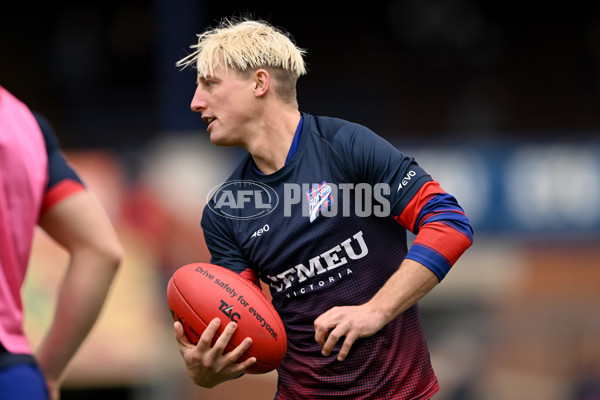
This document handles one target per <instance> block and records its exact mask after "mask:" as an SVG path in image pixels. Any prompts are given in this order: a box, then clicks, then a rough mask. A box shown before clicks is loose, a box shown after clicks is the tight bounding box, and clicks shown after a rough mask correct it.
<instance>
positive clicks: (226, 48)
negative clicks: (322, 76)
mask: <svg viewBox="0 0 600 400" xmlns="http://www.w3.org/2000/svg"><path fill="white" fill-rule="evenodd" d="M190 48H191V49H193V50H194V52H193V53H191V54H189V55H188V56H186V57H184V58H182V59H181V60H179V61H178V62H177V64H176V66H178V67H182V68H186V67H190V66H191V67H195V68H196V69H197V70H198V76H202V77H204V78H207V77H208V76H212V75H213V74H214V71H215V68H217V67H223V68H224V69H225V71H227V70H228V69H232V70H234V71H236V72H238V73H242V74H243V73H245V72H248V71H252V70H256V69H259V68H264V69H267V70H268V71H269V72H271V73H272V74H273V75H274V77H275V78H276V79H277V80H278V83H279V85H278V86H279V87H278V89H276V90H277V91H278V92H279V94H280V96H282V97H283V98H288V99H289V96H290V95H293V96H294V98H295V94H296V89H295V88H296V81H297V80H298V78H299V77H300V76H301V75H304V74H306V65H305V63H304V58H303V57H304V54H305V53H306V50H304V49H301V48H298V47H297V46H296V45H295V44H294V43H293V42H292V39H291V38H290V36H289V34H288V33H286V32H284V31H282V30H279V29H277V28H275V27H273V26H271V25H269V24H268V23H266V22H264V21H256V20H250V19H241V20H232V19H224V20H222V21H221V22H220V24H219V26H218V27H217V28H214V29H209V30H207V31H206V32H204V33H202V34H199V35H198V42H197V43H196V44H194V45H192V46H190ZM221 63H222V64H221ZM290 90H292V93H290Z"/></svg>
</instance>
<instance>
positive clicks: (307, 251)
mask: <svg viewBox="0 0 600 400" xmlns="http://www.w3.org/2000/svg"><path fill="white" fill-rule="evenodd" d="M192 48H194V49H195V52H194V53H193V54H191V55H189V56H188V57H186V58H184V59H182V60H181V61H180V62H179V63H178V65H179V66H189V65H193V66H195V67H196V68H197V70H198V82H197V84H198V86H197V89H196V93H195V95H194V97H193V99H192V103H191V108H192V110H193V111H195V112H199V113H201V114H202V118H203V120H204V121H206V122H207V123H208V128H207V130H208V133H209V134H210V140H211V141H212V143H214V144H215V145H219V146H240V147H242V148H244V149H246V150H247V151H248V153H249V154H248V155H247V157H246V158H245V159H243V161H242V162H241V163H240V164H239V166H238V167H237V168H236V170H235V171H234V172H233V173H232V174H231V176H230V178H229V180H228V182H232V184H228V185H226V186H223V188H225V187H226V188H227V190H228V191H229V193H227V196H225V197H219V196H218V195H215V196H214V197H213V198H212V199H211V201H210V202H209V204H208V206H207V208H206V209H205V212H204V214H203V217H202V228H203V230H204V235H205V238H206V243H207V245H208V248H209V250H210V252H211V257H212V258H211V262H212V263H214V264H217V265H221V266H224V267H226V268H229V269H231V270H234V271H236V272H238V273H240V274H242V275H243V276H246V277H248V278H249V279H253V280H255V281H256V279H261V280H262V281H263V282H265V283H267V284H268V285H269V286H270V291H271V294H272V297H273V304H274V306H275V308H276V309H277V311H278V312H279V314H280V316H281V318H282V320H283V323H284V325H285V328H286V332H287V335H288V350H287V354H286V357H285V359H284V360H283V362H282V364H281V366H280V367H279V368H278V370H277V371H278V392H277V395H276V399H281V400H298V399H429V398H431V397H432V396H433V395H434V394H435V393H436V392H437V391H438V382H437V379H436V377H435V374H434V372H433V370H432V367H431V363H430V358H429V353H428V350H427V346H426V343H425V339H424V336H423V330H422V327H421V321H420V317H419V312H418V309H417V305H416V303H417V301H418V300H419V299H420V298H422V297H423V296H424V295H425V294H427V293H428V292H429V291H430V290H431V289H432V288H433V287H434V286H435V285H436V284H437V283H438V282H439V281H440V280H441V279H442V278H443V277H444V276H445V275H446V273H447V272H448V271H449V269H450V267H451V266H452V264H453V263H454V262H455V261H456V260H457V259H458V257H460V255H461V254H462V253H463V252H464V251H465V250H466V249H467V248H468V247H469V246H470V245H471V243H472V230H471V227H470V225H469V222H468V220H467V218H466V217H465V215H464V213H463V211H462V209H461V208H460V206H459V205H458V204H457V202H456V200H455V199H454V197H452V196H450V195H449V194H447V193H445V192H444V191H443V190H442V189H441V188H440V186H439V184H438V183H437V182H436V181H434V180H433V179H432V178H431V177H430V176H429V175H428V174H427V173H426V172H425V171H424V170H423V169H422V168H421V167H419V166H418V165H417V163H416V162H415V160H414V159H413V158H410V157H407V156H405V155H403V154H401V153H400V152H399V151H398V150H397V149H396V148H394V147H393V146H391V145H390V144H389V143H387V142H386V141H384V140H383V139H382V138H380V137H379V136H377V135H376V134H374V133H373V132H371V131H370V130H369V129H367V128H365V127H363V126H360V125H357V124H353V123H350V122H347V121H343V120H340V119H335V118H327V117H316V116H312V115H309V114H306V113H302V112H300V111H299V109H298V103H297V100H296V81H297V79H298V78H299V77H300V76H301V75H303V74H305V73H306V70H305V66H304V61H303V53H304V51H303V50H301V49H298V48H297V47H296V46H295V45H294V44H293V43H292V41H291V40H290V39H289V37H288V36H287V34H285V33H283V32H281V31H279V30H277V29H275V28H274V27H272V26H270V25H268V24H266V23H263V22H258V21H251V20H243V21H233V22H232V21H224V22H223V23H221V25H220V26H219V27H218V28H216V29H213V30H209V31H207V32H205V33H203V34H201V35H199V40H198V43H197V44H196V45H194V46H192ZM253 185H254V186H253ZM248 187H251V188H254V189H257V188H258V189H259V188H267V187H268V189H267V190H268V191H271V194H272V198H275V197H276V198H277V199H278V202H277V205H276V206H274V207H272V208H271V209H268V207H267V206H266V205H265V203H264V202H265V199H266V198H267V197H266V196H264V197H259V198H254V199H255V202H254V203H253V202H252V201H247V200H248V199H249V198H251V197H244V196H246V195H247V189H248ZM255 192H260V190H257V191H255ZM273 193H275V194H273ZM220 194H223V195H224V193H220ZM244 198H245V200H244V201H238V202H237V203H236V202H235V201H231V199H244ZM227 199H229V201H228V200H227ZM261 208H262V209H263V211H266V210H267V209H268V211H269V212H264V213H260V212H259V211H260V209H261ZM260 229H262V231H261V234H260V235H256V234H254V233H256V232H258V231H259V230H260ZM407 229H408V230H410V231H412V232H414V233H416V234H417V236H416V239H415V241H414V244H413V245H412V247H411V249H410V251H408V249H407V242H406V230H407ZM218 327H219V322H218V320H214V321H212V322H211V323H210V324H209V326H208V327H207V329H206V330H205V331H204V333H203V334H202V336H201V338H200V341H199V342H198V344H197V345H196V346H194V345H192V344H190V343H189V341H188V340H187V339H186V338H185V335H184V334H183V328H182V326H181V324H180V323H179V322H177V323H175V332H176V337H177V340H178V342H179V348H180V351H181V353H182V355H183V358H184V361H185V363H186V366H187V369H188V373H189V375H190V376H191V378H192V379H193V381H194V382H195V383H196V384H198V385H200V386H204V387H213V386H215V385H217V384H219V383H221V382H223V381H226V380H229V379H234V378H236V377H239V376H240V375H241V374H243V373H244V371H245V368H247V367H248V366H250V365H251V364H252V363H254V362H255V359H254V358H250V359H248V360H246V361H244V362H238V358H239V357H240V355H242V354H243V353H244V352H245V351H246V350H247V349H248V348H249V347H250V346H251V345H252V344H251V340H250V339H249V338H248V339H247V340H246V341H245V342H244V343H242V344H241V345H240V346H238V347H237V348H236V349H235V350H234V351H231V352H229V353H226V354H222V353H223V349H224V348H225V345H226V344H227V342H228V340H229V339H230V338H231V336H232V334H233V332H234V331H235V329H236V325H235V324H234V323H230V324H228V325H227V326H226V327H225V328H224V331H223V333H222V335H221V336H220V337H219V338H218V339H217V340H216V342H215V343H214V345H213V346H212V347H211V342H212V339H213V336H214V334H215V332H216V331H217V329H218Z"/></svg>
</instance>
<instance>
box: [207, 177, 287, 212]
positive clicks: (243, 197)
mask: <svg viewBox="0 0 600 400" xmlns="http://www.w3.org/2000/svg"><path fill="white" fill-rule="evenodd" d="M278 203H279V197H278V196H277V192H275V190H273V189H272V188H271V187H270V186H269V185H265V184H264V183H260V182H256V181H241V180H239V181H230V182H225V183H223V184H221V185H218V186H215V187H214V188H212V189H211V191H210V192H209V193H208V196H207V204H208V207H209V208H210V210H211V211H212V212H214V213H216V214H218V215H220V216H222V217H226V218H232V219H254V218H260V217H264V216H265V215H267V214H269V213H270V212H272V211H273V210H274V209H275V208H276V207H277V204H278Z"/></svg>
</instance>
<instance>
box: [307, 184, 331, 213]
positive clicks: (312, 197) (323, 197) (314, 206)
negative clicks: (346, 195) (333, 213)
mask: <svg viewBox="0 0 600 400" xmlns="http://www.w3.org/2000/svg"><path fill="white" fill-rule="evenodd" d="M306 196H307V197H308V210H309V216H310V222H311V223H312V222H313V221H314V220H315V219H317V217H318V216H319V212H320V211H321V209H326V208H327V207H329V205H330V204H331V203H333V196H332V195H331V186H329V185H328V184H327V182H325V181H323V182H321V183H320V184H318V185H313V187H312V188H311V189H310V190H309V191H308V192H306Z"/></svg>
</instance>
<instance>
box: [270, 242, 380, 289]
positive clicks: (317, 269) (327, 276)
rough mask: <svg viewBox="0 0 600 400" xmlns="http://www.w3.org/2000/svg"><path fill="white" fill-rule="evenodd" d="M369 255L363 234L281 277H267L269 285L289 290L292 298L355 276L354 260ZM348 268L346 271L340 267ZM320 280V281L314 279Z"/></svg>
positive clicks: (296, 266) (286, 271)
mask: <svg viewBox="0 0 600 400" xmlns="http://www.w3.org/2000/svg"><path fill="white" fill-rule="evenodd" d="M367 254H369V248H368V247H367V243H366V242H365V239H364V238H363V232H362V231H359V232H357V233H356V234H354V235H353V236H352V237H351V238H348V239H346V240H344V241H343V242H342V243H340V244H338V245H337V246H334V247H333V248H331V249H329V250H327V251H325V252H323V253H321V254H319V255H316V256H315V257H312V258H311V259H310V260H308V262H303V263H300V264H298V265H295V266H293V267H291V268H288V269H287V270H285V271H283V272H281V273H279V274H277V275H267V278H268V279H269V280H270V282H269V285H270V286H271V287H272V288H273V289H275V290H276V291H277V292H281V291H283V290H288V289H291V290H288V293H287V294H286V295H287V296H288V297H291V296H297V295H298V294H304V293H306V292H308V291H312V290H315V289H317V288H321V287H323V286H325V285H328V284H331V283H333V282H335V281H336V280H337V279H342V278H344V277H346V276H348V275H350V274H352V270H351V267H352V261H356V260H359V259H361V258H363V257H365V256H366V255H367ZM341 266H345V267H344V268H340V267H341ZM314 277H318V278H319V279H316V280H315V279H312V278H314Z"/></svg>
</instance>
